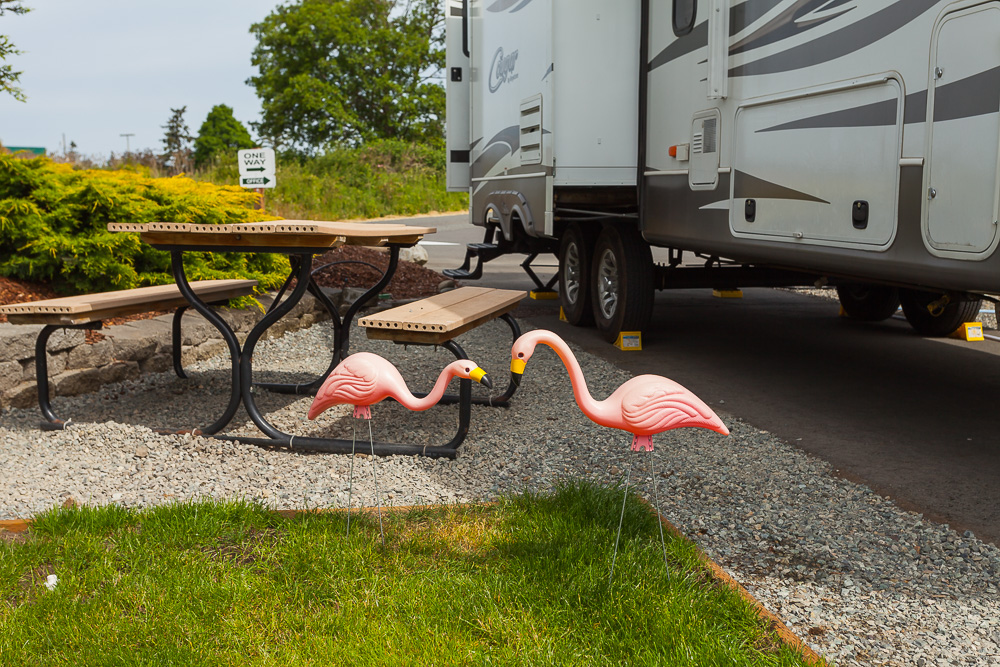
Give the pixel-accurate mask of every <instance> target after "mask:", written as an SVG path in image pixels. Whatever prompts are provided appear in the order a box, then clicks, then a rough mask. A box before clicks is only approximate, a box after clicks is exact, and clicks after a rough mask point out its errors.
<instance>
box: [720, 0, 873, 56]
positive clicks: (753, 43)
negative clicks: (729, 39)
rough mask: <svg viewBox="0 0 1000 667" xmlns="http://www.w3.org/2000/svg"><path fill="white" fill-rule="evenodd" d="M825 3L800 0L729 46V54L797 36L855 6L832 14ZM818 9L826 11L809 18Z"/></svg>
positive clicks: (820, 0) (823, 1) (821, 0)
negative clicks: (827, 11)
mask: <svg viewBox="0 0 1000 667" xmlns="http://www.w3.org/2000/svg"><path fill="white" fill-rule="evenodd" d="M825 5H827V0H798V1H797V2H795V3H794V4H792V6H790V7H789V8H788V9H786V10H785V11H783V12H781V13H780V14H778V16H776V17H774V18H773V19H772V20H770V21H768V22H767V23H766V24H765V25H763V26H761V27H760V28H758V29H757V30H755V31H754V32H753V33H752V34H750V35H748V36H747V37H745V38H744V39H742V40H740V41H739V42H737V43H736V44H733V45H732V46H731V47H730V48H729V54H730V55H735V54H737V53H744V52H746V51H751V50H753V49H757V48H760V47H762V46H767V45H768V44H774V43H775V42H780V41H782V40H785V39H788V38H789V37H795V36H796V35H800V34H802V33H803V32H806V31H807V30H812V29H813V28H817V27H819V26H821V25H823V24H824V23H826V22H827V21H832V20H833V19H835V18H837V17H838V16H843V15H844V14H846V13H847V12H849V11H851V10H852V9H854V7H847V8H844V9H841V10H840V11H837V12H834V13H832V14H830V13H826V11H825V10H829V9H830V7H829V6H825ZM817 10H823V11H824V13H823V14H822V15H820V16H816V17H813V18H812V19H809V18H808V16H809V14H811V13H813V12H815V11H817Z"/></svg>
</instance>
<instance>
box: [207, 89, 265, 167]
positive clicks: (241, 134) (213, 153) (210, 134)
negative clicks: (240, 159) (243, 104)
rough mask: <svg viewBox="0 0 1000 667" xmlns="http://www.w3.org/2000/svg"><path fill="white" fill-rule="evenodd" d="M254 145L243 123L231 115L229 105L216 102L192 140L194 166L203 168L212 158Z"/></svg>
mask: <svg viewBox="0 0 1000 667" xmlns="http://www.w3.org/2000/svg"><path fill="white" fill-rule="evenodd" d="M254 146H256V144H255V143H254V141H253V139H251V138H250V133H249V132H248V131H247V128H246V127H244V125H243V123H241V122H240V121H238V120H236V118H235V117H234V116H233V110H232V108H231V107H228V106H226V105H225V104H216V105H215V106H214V107H212V110H211V111H209V112H208V116H207V117H206V118H205V122H204V123H202V124H201V128H200V129H199V130H198V138H197V139H195V140H194V166H195V168H196V169H203V168H205V167H207V166H208V165H210V164H211V163H212V160H214V159H216V158H218V157H222V156H225V155H234V156H235V153H236V151H237V150H239V149H241V148H253V147H254Z"/></svg>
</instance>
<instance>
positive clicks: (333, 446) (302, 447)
mask: <svg viewBox="0 0 1000 667" xmlns="http://www.w3.org/2000/svg"><path fill="white" fill-rule="evenodd" d="M469 381H470V380H464V382H469ZM212 437H213V438H215V439H216V440H228V441H229V442H234V441H238V442H241V443H244V444H247V445H256V446H258V447H281V448H288V449H291V450H292V451H296V452H299V451H301V452H318V453H322V454H350V453H351V445H352V442H351V441H350V440H341V439H338V438H307V437H304V436H303V437H301V438H300V437H299V436H295V438H294V439H293V440H292V442H291V443H289V442H284V441H279V440H276V439H270V438H247V437H244V436H232V435H216V436H212ZM374 450H375V456H428V457H430V458H448V459H453V458H455V457H456V456H457V454H458V450H457V449H455V448H454V447H447V446H440V445H403V444H399V443H395V442H375V443H374Z"/></svg>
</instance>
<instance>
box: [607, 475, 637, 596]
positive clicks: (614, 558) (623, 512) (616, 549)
mask: <svg viewBox="0 0 1000 667" xmlns="http://www.w3.org/2000/svg"><path fill="white" fill-rule="evenodd" d="M631 475H632V459H631V458H629V460H628V468H626V469H625V495H623V496H622V515H621V516H620V517H618V534H617V535H615V552H614V554H612V556H611V576H609V577H608V583H609V584H610V583H611V580H612V579H614V578H615V560H616V559H617V558H618V540H619V539H620V538H621V536H622V521H624V520H625V501H626V500H628V479H629V477H630V476H631Z"/></svg>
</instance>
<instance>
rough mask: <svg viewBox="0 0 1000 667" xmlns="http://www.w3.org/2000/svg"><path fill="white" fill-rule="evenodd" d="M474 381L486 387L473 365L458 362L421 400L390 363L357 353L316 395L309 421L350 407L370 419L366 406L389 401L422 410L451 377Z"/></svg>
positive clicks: (441, 392)
mask: <svg viewBox="0 0 1000 667" xmlns="http://www.w3.org/2000/svg"><path fill="white" fill-rule="evenodd" d="M455 376H457V377H460V378H465V379H475V380H476V381H477V382H481V383H483V384H487V385H488V382H489V380H488V379H487V377H486V373H485V372H484V371H483V370H482V369H481V368H479V367H478V366H477V365H476V364H475V363H474V362H472V361H469V360H468V359H459V360H457V361H453V362H452V363H450V364H448V365H447V366H445V368H444V370H443V371H441V374H440V375H439V376H438V379H437V382H436V383H435V384H434V389H433V390H431V392H430V393H429V394H428V395H427V396H426V397H424V398H417V397H415V396H414V395H413V394H412V392H410V390H409V389H408V388H407V386H406V381H405V380H403V376H402V375H400V373H399V371H398V370H396V367H395V366H393V365H392V364H391V363H390V362H388V361H387V360H385V359H383V358H382V357H380V356H378V355H377V354H371V353H370V352H358V353H356V354H352V355H351V356H349V357H347V358H346V359H344V360H343V361H342V362H340V363H339V364H338V365H337V367H336V368H334V369H333V372H331V373H330V375H329V376H328V377H327V378H326V380H325V381H324V382H323V385H322V386H321V387H320V388H319V391H318V392H316V398H315V399H313V403H312V405H311V406H310V407H309V415H308V417H309V419H315V418H316V417H318V416H319V415H320V414H321V413H322V412H323V411H325V410H327V409H328V408H330V407H332V406H334V405H344V404H346V405H353V406H354V416H355V417H357V418H360V419H371V409H370V406H372V405H375V404H376V403H378V402H380V401H382V400H384V399H386V398H393V399H395V400H397V401H398V402H399V403H401V404H402V405H403V406H405V407H406V408H408V409H410V410H418V411H419V410H426V409H428V408H430V407H432V406H434V405H435V404H437V402H438V401H440V400H441V396H443V395H444V390H445V388H446V387H447V386H448V382H449V381H451V378H452V377H455Z"/></svg>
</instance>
